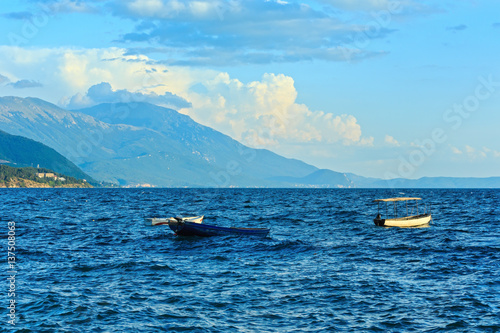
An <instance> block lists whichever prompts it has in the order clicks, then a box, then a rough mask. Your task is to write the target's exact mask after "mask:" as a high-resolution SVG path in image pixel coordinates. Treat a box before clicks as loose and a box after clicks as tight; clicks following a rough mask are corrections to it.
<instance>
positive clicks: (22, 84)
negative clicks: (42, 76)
mask: <svg viewBox="0 0 500 333" xmlns="http://www.w3.org/2000/svg"><path fill="white" fill-rule="evenodd" d="M9 85H11V86H12V87H14V88H16V89H25V88H39V87H43V84H41V83H40V82H38V81H35V80H19V81H16V82H11V83H9Z"/></svg>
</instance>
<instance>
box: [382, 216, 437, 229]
mask: <svg viewBox="0 0 500 333" xmlns="http://www.w3.org/2000/svg"><path fill="white" fill-rule="evenodd" d="M431 219H432V216H431V214H422V215H415V216H408V217H399V218H395V219H374V220H373V222H374V223H375V225H377V226H381V227H401V228H412V227H419V226H423V225H426V224H429V222H430V221H431Z"/></svg>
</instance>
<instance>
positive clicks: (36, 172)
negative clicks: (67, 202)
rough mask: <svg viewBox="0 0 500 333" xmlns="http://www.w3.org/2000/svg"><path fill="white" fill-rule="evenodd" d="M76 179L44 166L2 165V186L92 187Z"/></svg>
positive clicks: (0, 176)
mask: <svg viewBox="0 0 500 333" xmlns="http://www.w3.org/2000/svg"><path fill="white" fill-rule="evenodd" d="M92 187H93V186H92V185H91V184H89V183H88V182H87V181H86V180H85V179H76V178H74V177H70V176H66V175H63V174H59V173H56V172H53V171H52V170H49V169H44V168H32V167H27V168H15V167H10V166H7V165H0V188H92Z"/></svg>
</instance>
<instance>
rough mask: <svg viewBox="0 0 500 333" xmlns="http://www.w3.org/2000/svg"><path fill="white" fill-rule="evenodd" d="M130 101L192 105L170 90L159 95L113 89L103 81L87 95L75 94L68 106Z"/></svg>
mask: <svg viewBox="0 0 500 333" xmlns="http://www.w3.org/2000/svg"><path fill="white" fill-rule="evenodd" d="M129 102H148V103H151V104H156V105H163V106H167V107H173V108H176V109H182V108H188V107H190V106H191V103H189V102H188V101H186V100H185V99H184V98H182V97H179V96H177V95H174V94H172V93H170V92H164V93H163V94H161V95H158V94H156V93H155V92H146V93H142V92H130V91H128V90H126V89H119V90H113V88H112V87H111V84H109V83H108V82H101V83H99V84H96V85H93V86H92V87H90V88H89V90H88V91H87V93H86V94H85V95H82V94H80V93H78V94H76V95H74V96H73V97H72V98H71V99H70V101H69V103H68V105H67V106H66V107H67V108H69V109H78V108H83V107H88V106H93V105H96V104H100V103H129Z"/></svg>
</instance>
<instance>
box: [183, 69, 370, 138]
mask: <svg viewBox="0 0 500 333" xmlns="http://www.w3.org/2000/svg"><path fill="white" fill-rule="evenodd" d="M202 84H203V86H204V89H203V93H202V94H199V93H195V92H193V93H191V94H189V98H187V99H188V100H189V101H191V103H192V105H193V107H192V109H190V110H189V111H188V113H189V115H191V116H192V117H193V118H194V119H195V120H198V121H200V122H201V123H203V124H207V125H209V126H211V127H214V128H216V129H219V130H221V131H222V132H224V133H226V134H229V135H230V136H232V137H234V138H236V139H237V140H240V141H242V142H243V143H246V144H248V145H250V146H253V147H269V146H273V145H279V144H280V143H284V142H287V143H307V142H310V143H314V142H316V143H317V142H322V143H336V142H340V143H342V144H344V145H353V144H362V145H370V144H373V138H362V137H361V127H360V126H359V124H358V123H357V120H356V118H355V117H354V116H352V115H346V114H341V115H334V114H332V113H329V112H323V111H312V110H310V109H309V108H308V107H307V106H306V105H304V104H299V103H296V98H297V91H296V89H295V86H294V81H293V79H292V78H291V77H289V76H285V75H283V74H278V75H276V74H265V75H264V76H263V77H262V79H261V80H260V81H254V82H250V83H246V84H245V83H242V82H241V81H239V80H237V79H231V78H230V77H229V75H228V74H227V73H220V74H219V75H217V76H216V77H215V78H214V79H213V80H210V81H207V82H204V83H202Z"/></svg>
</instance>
